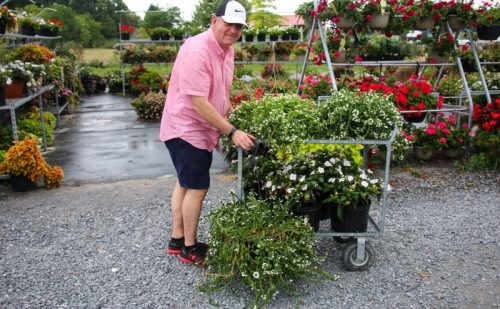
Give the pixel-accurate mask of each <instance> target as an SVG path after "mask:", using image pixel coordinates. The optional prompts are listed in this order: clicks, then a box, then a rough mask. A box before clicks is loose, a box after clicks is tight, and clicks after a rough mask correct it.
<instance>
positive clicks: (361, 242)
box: [237, 126, 398, 271]
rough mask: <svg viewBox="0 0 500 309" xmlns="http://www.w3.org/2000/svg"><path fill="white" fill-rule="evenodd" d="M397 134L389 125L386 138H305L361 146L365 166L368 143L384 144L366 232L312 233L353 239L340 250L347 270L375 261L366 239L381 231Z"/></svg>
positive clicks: (240, 173) (239, 187) (240, 182)
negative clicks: (376, 201) (377, 195)
mask: <svg viewBox="0 0 500 309" xmlns="http://www.w3.org/2000/svg"><path fill="white" fill-rule="evenodd" d="M397 133H398V128H397V127H396V126H394V127H393V130H392V132H391V134H390V137H389V139H388V140H307V141H306V143H307V144H354V145H363V146H364V150H363V165H364V168H365V169H366V168H367V165H368V162H367V157H368V149H369V146H371V145H384V146H386V149H387V151H386V154H385V166H384V176H383V178H384V184H383V193H382V198H381V202H380V205H378V207H377V211H376V213H377V215H376V216H372V215H373V208H372V210H371V212H372V214H371V215H369V216H368V220H369V224H368V229H367V231H366V232H362V233H339V232H333V231H331V230H326V229H323V228H322V227H321V226H320V229H319V230H318V231H317V232H316V234H317V235H318V236H321V237H324V236H326V237H334V238H336V239H349V238H351V239H352V238H354V239H355V241H350V242H349V241H348V242H347V243H346V244H345V246H344V249H343V251H342V258H341V259H342V263H343V264H344V266H345V267H346V268H347V269H348V270H358V271H362V270H366V269H368V268H369V267H370V266H371V265H373V263H374V261H375V250H374V249H373V247H372V245H371V244H370V243H369V242H367V238H379V237H381V236H382V233H383V232H384V214H385V209H386V207H387V189H388V186H389V169H390V165H391V148H392V143H393V142H394V139H395V138H396V136H397ZM237 194H238V197H239V198H242V197H243V151H242V150H241V149H239V148H238V182H237Z"/></svg>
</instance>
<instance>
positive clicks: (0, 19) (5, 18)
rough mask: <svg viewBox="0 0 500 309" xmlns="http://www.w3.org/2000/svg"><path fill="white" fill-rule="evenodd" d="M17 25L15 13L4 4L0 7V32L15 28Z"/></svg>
mask: <svg viewBox="0 0 500 309" xmlns="http://www.w3.org/2000/svg"><path fill="white" fill-rule="evenodd" d="M16 25H17V21H16V15H14V13H12V12H11V11H10V10H9V8H8V7H7V6H6V5H4V6H1V7H0V34H4V33H5V32H7V31H9V32H11V31H13V30H15V28H16Z"/></svg>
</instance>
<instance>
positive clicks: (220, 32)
mask: <svg viewBox="0 0 500 309" xmlns="http://www.w3.org/2000/svg"><path fill="white" fill-rule="evenodd" d="M212 28H213V31H214V34H215V39H216V40H217V42H218V43H219V45H220V46H221V47H222V48H223V49H226V48H228V47H229V46H231V45H233V44H234V43H235V42H236V41H238V39H239V38H240V36H241V32H242V29H243V25H241V24H228V23H226V22H225V21H224V20H223V19H222V17H217V16H212Z"/></svg>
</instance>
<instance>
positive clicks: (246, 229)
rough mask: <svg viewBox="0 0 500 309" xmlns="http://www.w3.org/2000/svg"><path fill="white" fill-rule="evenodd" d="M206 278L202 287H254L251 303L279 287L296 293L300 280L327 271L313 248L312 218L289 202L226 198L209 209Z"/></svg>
mask: <svg viewBox="0 0 500 309" xmlns="http://www.w3.org/2000/svg"><path fill="white" fill-rule="evenodd" d="M208 221H209V223H210V235H211V239H210V241H209V244H208V245H209V250H208V253H207V257H206V264H207V265H208V270H209V273H208V276H207V280H206V281H205V282H204V283H203V284H202V285H201V286H200V289H201V290H202V291H216V290H220V289H222V288H224V287H227V286H232V285H234V284H240V285H241V286H243V287H247V288H250V291H252V293H253V294H254V299H253V300H252V301H249V302H248V305H249V306H250V307H254V306H255V307H261V306H264V305H266V304H268V303H270V302H271V301H272V299H273V298H274V297H275V296H276V295H277V294H278V293H287V294H291V295H297V292H298V290H297V288H296V282H298V281H299V280H303V279H308V278H312V277H313V276H314V275H317V274H322V275H324V276H326V277H327V278H330V279H332V280H336V279H337V276H334V275H329V274H327V273H326V272H324V271H322V270H321V268H320V265H319V262H320V261H321V259H320V258H319V257H318V256H317V255H316V254H315V251H314V243H315V241H314V233H313V230H312V228H311V226H310V225H309V224H308V222H307V219H302V218H298V217H295V216H293V215H291V213H290V208H289V207H288V206H287V205H284V204H281V203H271V202H268V201H263V200H257V199H255V198H254V197H249V198H248V199H247V200H244V201H242V200H238V199H236V198H234V197H233V199H232V200H226V201H223V202H222V203H221V206H220V207H218V208H217V209H216V210H214V211H212V212H211V213H210V214H209V217H208Z"/></svg>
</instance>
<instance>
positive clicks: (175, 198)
mask: <svg viewBox="0 0 500 309" xmlns="http://www.w3.org/2000/svg"><path fill="white" fill-rule="evenodd" d="M185 195H186V189H184V188H182V187H181V186H180V184H179V180H177V182H176V184H175V188H174V192H173V193H172V200H171V203H172V238H176V239H177V238H182V237H184V224H183V215H182V203H183V201H184V196H185Z"/></svg>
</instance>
